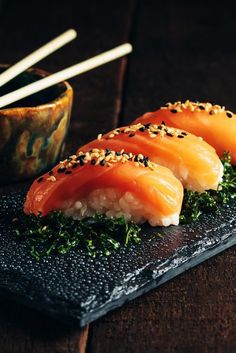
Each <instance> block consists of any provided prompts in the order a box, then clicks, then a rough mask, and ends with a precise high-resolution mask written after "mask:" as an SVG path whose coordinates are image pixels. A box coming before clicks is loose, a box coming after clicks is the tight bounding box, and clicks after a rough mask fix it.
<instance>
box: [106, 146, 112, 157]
mask: <svg viewBox="0 0 236 353" xmlns="http://www.w3.org/2000/svg"><path fill="white" fill-rule="evenodd" d="M109 154H111V150H110V149H109V148H106V153H105V157H107V156H109Z"/></svg>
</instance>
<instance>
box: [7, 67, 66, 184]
mask: <svg viewBox="0 0 236 353" xmlns="http://www.w3.org/2000/svg"><path fill="white" fill-rule="evenodd" d="M6 68H7V65H0V73H1V72H3V71H4V70H5V69H6ZM47 75H48V73H47V72H45V71H43V70H39V69H30V70H27V71H26V72H24V73H23V74H21V75H19V76H18V77H17V78H15V79H13V80H12V81H11V82H9V83H8V84H6V85H4V86H3V87H2V88H0V96H2V95H4V94H6V93H8V92H11V91H13V90H15V89H17V88H20V87H22V86H25V85H27V84H29V83H31V82H34V81H37V80H38V79H40V78H42V77H45V76H47ZM72 101H73V90H72V87H71V86H70V85H69V84H68V83H67V82H62V83H60V84H58V85H55V86H53V87H51V88H48V89H46V90H44V91H42V92H39V93H37V94H34V95H32V96H30V97H28V98H26V99H24V100H21V101H19V102H16V103H15V104H14V105H10V106H8V107H6V108H4V109H0V171H1V172H0V183H6V182H12V181H19V180H23V179H28V178H31V177H35V176H37V175H39V174H41V173H43V172H44V171H46V170H49V169H50V168H51V167H52V166H53V165H54V164H55V163H56V162H57V161H58V159H59V158H60V155H61V152H62V150H63V147H64V142H65V137H66V134H67V131H68V127H69V122H70V115H71V108H72Z"/></svg>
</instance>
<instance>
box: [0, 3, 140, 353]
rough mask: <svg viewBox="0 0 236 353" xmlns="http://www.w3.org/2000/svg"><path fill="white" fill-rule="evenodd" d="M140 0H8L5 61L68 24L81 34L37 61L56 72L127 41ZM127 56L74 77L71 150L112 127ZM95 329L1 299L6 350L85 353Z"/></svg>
mask: <svg viewBox="0 0 236 353" xmlns="http://www.w3.org/2000/svg"><path fill="white" fill-rule="evenodd" d="M133 8H134V1H132V0H129V1H123V3H122V2H121V3H120V4H112V3H111V2H109V1H105V0H104V1H101V2H100V3H99V4H98V2H97V1H95V0H94V1H90V2H89V6H88V4H87V3H86V2H78V1H76V0H73V1H72V0H71V1H70V2H69V3H68V2H67V1H62V0H58V1H47V0H41V1H40V3H37V5H36V3H35V2H34V1H27V0H22V1H20V2H19V1H17V0H15V1H10V2H8V1H5V3H4V6H3V7H2V12H0V18H1V22H0V41H1V62H3V63H15V62H16V61H18V60H19V59H21V58H22V57H24V56H25V55H27V54H28V53H30V52H32V51H33V50H34V49H36V48H37V47H39V46H40V45H42V44H44V43H45V42H47V41H48V40H50V39H51V38H53V37H54V36H56V35H58V34H59V33H61V32H63V31H64V30H66V29H68V28H75V29H76V30H77V31H78V39H77V40H76V41H74V42H73V43H71V44H69V45H67V46H66V47H65V48H63V49H61V50H59V51H58V52H56V53H54V54H53V55H52V56H50V57H48V58H47V59H45V60H43V61H42V62H41V63H39V64H38V65H37V66H38V67H40V68H43V69H45V70H47V71H49V72H56V71H58V70H60V69H62V68H65V67H67V66H70V65H72V64H74V63H76V62H79V61H81V60H84V59H86V58H89V57H91V56H93V55H96V54H98V53H100V52H102V51H104V50H108V49H111V48H113V47H115V46H116V45H119V44H122V43H123V42H125V41H127V39H128V37H129V31H130V25H131V21H132V12H133ZM125 67H126V59H120V60H118V61H116V62H113V63H110V64H108V65H106V66H104V67H101V68H98V69H96V70H95V71H93V72H90V73H87V74H85V75H83V76H80V77H78V78H74V79H72V80H71V81H70V82H71V84H72V85H73V88H74V92H75V97H74V106H73V112H72V122H71V126H70V131H69V134H68V138H67V147H66V149H67V151H68V152H72V151H73V150H75V149H76V148H77V147H78V145H79V144H82V143H84V142H86V141H88V140H89V139H91V138H94V137H95V136H96V135H97V134H98V131H100V130H101V129H103V130H104V131H106V130H107V129H112V128H113V127H114V126H115V125H116V124H117V119H118V115H119V113H120V106H121V103H120V101H121V95H122V86H123V77H124V73H125ZM88 332H89V329H88V327H86V328H85V329H84V330H78V329H75V328H74V329H71V328H68V327H66V326H64V325H62V324H60V323H58V322H55V321H53V320H51V319H49V318H48V317H45V316H43V315H41V314H39V313H37V312H35V311H33V310H30V309H28V308H26V307H23V306H21V305H19V304H16V303H12V302H10V301H6V300H5V298H1V299H0V352H1V353H12V352H16V353H37V352H40V353H42V352H44V353H49V352H50V353H52V352H53V353H62V352H63V353H78V352H80V353H84V352H85V351H86V345H87V337H88Z"/></svg>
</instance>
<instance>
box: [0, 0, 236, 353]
mask: <svg viewBox="0 0 236 353" xmlns="http://www.w3.org/2000/svg"><path fill="white" fill-rule="evenodd" d="M135 3H136V1H135V0H133V1H132V0H129V1H119V2H114V1H108V0H107V1H104V0H103V1H99V3H98V2H97V1H95V0H92V1H89V2H82V1H76V0H70V2H67V1H62V0H58V1H55V0H52V1H46V0H41V1H40V3H38V5H36V3H35V2H34V1H26V0H22V1H17V0H14V1H9V2H8V1H6V0H5V4H4V6H3V7H2V10H3V12H2V13H1V12H0V19H1V21H0V40H1V61H2V62H5V63H14V62H16V61H17V60H19V59H20V58H21V57H22V56H24V55H26V54H27V53H29V52H31V51H32V50H33V49H35V48H37V47H38V46H40V45H41V44H43V43H44V42H46V41H47V40H49V39H50V38H52V37H54V36H55V35H57V34H59V33H60V32H62V31H64V30H65V29H67V28H68V27H74V28H76V29H77V30H78V40H77V41H76V42H73V43H71V44H69V45H68V46H67V47H65V48H64V49H61V50H60V51H58V52H57V53H55V54H54V55H53V56H51V57H49V58H48V59H46V60H44V61H42V63H40V64H39V65H38V66H40V67H42V68H44V69H46V70H48V71H52V72H55V71H56V70H58V69H61V68H64V67H66V66H69V65H71V64H73V63H75V62H77V61H80V60H83V59H85V58H87V57H90V56H92V55H94V54H97V53H99V52H100V51H103V50H106V49H109V48H111V47H113V46H115V45H117V44H121V43H122V42H124V41H126V40H127V39H128V37H129V35H130V30H131V32H132V39H133V42H134V45H135V47H134V54H133V56H132V58H131V60H130V62H129V65H128V67H129V76H128V80H127V82H126V85H125V89H124V90H123V88H124V87H123V86H124V74H125V70H126V60H125V59H123V60H119V61H117V62H114V63H111V64H109V65H107V66H104V67H102V68H99V69H97V70H96V71H93V72H90V73H87V74H85V75H83V76H81V77H79V78H74V79H73V80H71V83H72V85H73V87H74V89H75V103H74V109H73V114H72V115H73V116H72V124H71V128H70V133H69V135H68V139H67V150H68V151H73V150H74V149H75V148H76V147H77V146H78V145H79V144H83V143H84V142H86V141H88V140H89V139H91V138H94V137H95V136H96V135H97V133H98V132H105V131H106V130H109V129H111V128H113V127H114V126H115V125H118V124H119V122H118V120H119V121H120V123H125V122H128V121H132V120H133V119H134V118H136V117H137V116H138V115H140V114H141V113H143V112H144V111H146V110H151V109H155V108H156V107H157V106H158V105H159V104H162V103H165V102H166V101H167V100H168V101H169V100H176V99H186V98H192V99H194V98H196V99H199V100H203V101H204V100H212V101H214V102H219V103H221V104H225V105H227V106H228V107H229V108H230V109H232V110H236V103H235V96H236V89H235V85H234V77H235V72H236V61H235V55H236V42H235V40H233V38H235V34H236V33H235V32H236V24H235V20H234V14H235V8H234V7H235V5H228V4H225V5H224V6H222V2H219V1H215V2H214V6H212V5H211V4H210V5H208V4H207V3H205V4H204V6H203V7H201V6H200V3H199V2H198V6H196V7H193V4H192V3H191V2H189V1H188V2H187V1H178V2H176V1H173V0H172V1H170V0H166V1H163V0H160V1H155V0H152V1H151V0H145V2H144V1H141V0H140V1H138V8H137V11H134V10H135ZM132 24H133V25H132ZM131 27H132V28H131ZM235 258H236V250H235V248H234V249H231V250H228V251H227V252H225V253H224V254H221V255H219V256H217V257H216V258H214V259H212V260H210V261H208V262H207V263H205V264H203V265H201V266H199V267H197V268H195V269H194V270H191V271H189V272H188V273H186V274H184V275H182V276H181V277H179V278H176V279H175V280H174V281H172V282H170V283H167V284H166V285H164V286H163V287H162V288H160V289H158V290H156V291H152V292H151V293H150V294H148V295H145V296H144V297H142V298H139V299H137V300H135V301H134V302H132V303H129V304H127V305H125V306H124V307H123V308H122V309H118V310H116V311H114V312H113V313H110V314H108V315H107V316H105V317H104V318H102V319H100V320H98V321H97V322H96V323H94V324H92V325H90V327H89V328H88V327H86V328H85V329H84V330H83V331H80V330H77V329H75V328H68V327H66V326H64V325H61V324H60V323H58V322H56V321H53V320H51V319H49V318H48V317H46V316H43V315H41V314H39V313H37V312H36V311H33V310H31V309H27V308H25V307H24V306H21V305H19V304H16V303H13V302H11V301H8V300H6V299H5V298H1V299H0V352H1V353H2V352H3V353H12V352H14V353H38V352H40V353H41V352H45V353H55V352H56V353H62V352H63V353H69V352H70V353H78V352H81V353H83V352H87V353H88V352H89V353H92V352H97V353H98V352H99V353H100V352H101V353H106V352H109V353H110V352H113V353H119V352H122V353H126V352H127V353H132V352H139V353H142V352H145V353H146V352H148V353H152V352H161V353H175V352H177V353H189V352H191V353H195V352H196V353H198V352H202V353H208V352H214V353H234V352H236V339H235V331H236V320H235V317H236V315H235V314H236V302H235V293H236V283H235ZM87 343H88V344H87Z"/></svg>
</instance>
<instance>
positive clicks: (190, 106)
mask: <svg viewBox="0 0 236 353" xmlns="http://www.w3.org/2000/svg"><path fill="white" fill-rule="evenodd" d="M160 109H162V110H169V111H170V112H172V113H177V112H183V111H184V110H189V111H190V112H201V111H203V110H205V111H206V112H207V113H209V114H210V115H215V114H219V113H226V115H227V117H228V118H232V117H233V113H232V112H230V111H226V110H225V107H224V106H220V105H218V104H212V103H209V102H207V103H200V102H192V101H190V100H186V101H185V102H184V103H182V102H180V101H178V102H175V103H170V102H169V103H166V105H165V106H163V107H161V108H160Z"/></svg>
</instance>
